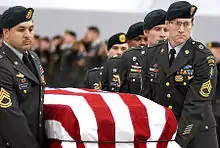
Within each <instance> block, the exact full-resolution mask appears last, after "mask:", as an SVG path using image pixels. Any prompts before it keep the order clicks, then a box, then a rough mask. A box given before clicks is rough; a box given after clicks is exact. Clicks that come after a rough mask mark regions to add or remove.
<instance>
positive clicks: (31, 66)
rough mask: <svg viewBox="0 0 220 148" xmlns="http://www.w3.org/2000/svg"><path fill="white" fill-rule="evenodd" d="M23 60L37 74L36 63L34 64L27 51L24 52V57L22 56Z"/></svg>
mask: <svg viewBox="0 0 220 148" xmlns="http://www.w3.org/2000/svg"><path fill="white" fill-rule="evenodd" d="M22 61H23V62H24V64H25V65H26V66H27V67H28V68H29V70H30V71H31V72H32V73H33V74H34V75H36V70H35V68H34V65H33V64H32V62H31V61H30V59H29V57H28V54H27V53H23V57H22Z"/></svg>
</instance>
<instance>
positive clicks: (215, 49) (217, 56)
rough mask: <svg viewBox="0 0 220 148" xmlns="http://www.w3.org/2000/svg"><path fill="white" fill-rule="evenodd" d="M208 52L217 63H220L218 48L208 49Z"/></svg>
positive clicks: (219, 48)
mask: <svg viewBox="0 0 220 148" xmlns="http://www.w3.org/2000/svg"><path fill="white" fill-rule="evenodd" d="M210 51H211V52H212V54H213V55H214V57H215V60H216V62H217V63H220V47H216V48H210Z"/></svg>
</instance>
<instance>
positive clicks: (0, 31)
mask: <svg viewBox="0 0 220 148" xmlns="http://www.w3.org/2000/svg"><path fill="white" fill-rule="evenodd" d="M1 18H2V15H1V14H0V22H1ZM1 34H2V27H1V26H0V35H1Z"/></svg>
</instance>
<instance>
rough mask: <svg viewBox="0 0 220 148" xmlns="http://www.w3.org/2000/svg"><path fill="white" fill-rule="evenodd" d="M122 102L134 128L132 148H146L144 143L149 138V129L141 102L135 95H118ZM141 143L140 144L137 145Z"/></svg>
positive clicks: (145, 111)
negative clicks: (127, 110)
mask: <svg viewBox="0 0 220 148" xmlns="http://www.w3.org/2000/svg"><path fill="white" fill-rule="evenodd" d="M119 95H120V96H121V98H122V100H123V101H124V102H125V104H126V105H127V107H128V109H129V112H130V116H131V120H132V124H133V128H134V141H135V143H136V144H134V148H146V147H147V146H146V143H143V142H144V141H147V140H148V139H149V138H150V127H149V123H148V114H147V110H146V108H145V106H144V104H142V102H141V101H140V100H139V99H138V97H137V96H135V95H130V94H122V93H119ZM137 106H138V107H137ZM140 141H141V143H139V142H140Z"/></svg>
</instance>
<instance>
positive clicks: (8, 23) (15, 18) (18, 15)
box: [0, 6, 34, 28]
mask: <svg viewBox="0 0 220 148" xmlns="http://www.w3.org/2000/svg"><path fill="white" fill-rule="evenodd" d="M33 13H34V9H32V8H25V7H23V6H15V7H10V8H9V9H7V10H6V11H5V12H4V13H3V14H2V18H1V21H0V26H1V28H12V27H14V26H16V25H17V24H19V23H22V22H26V21H29V20H32V16H33Z"/></svg>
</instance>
